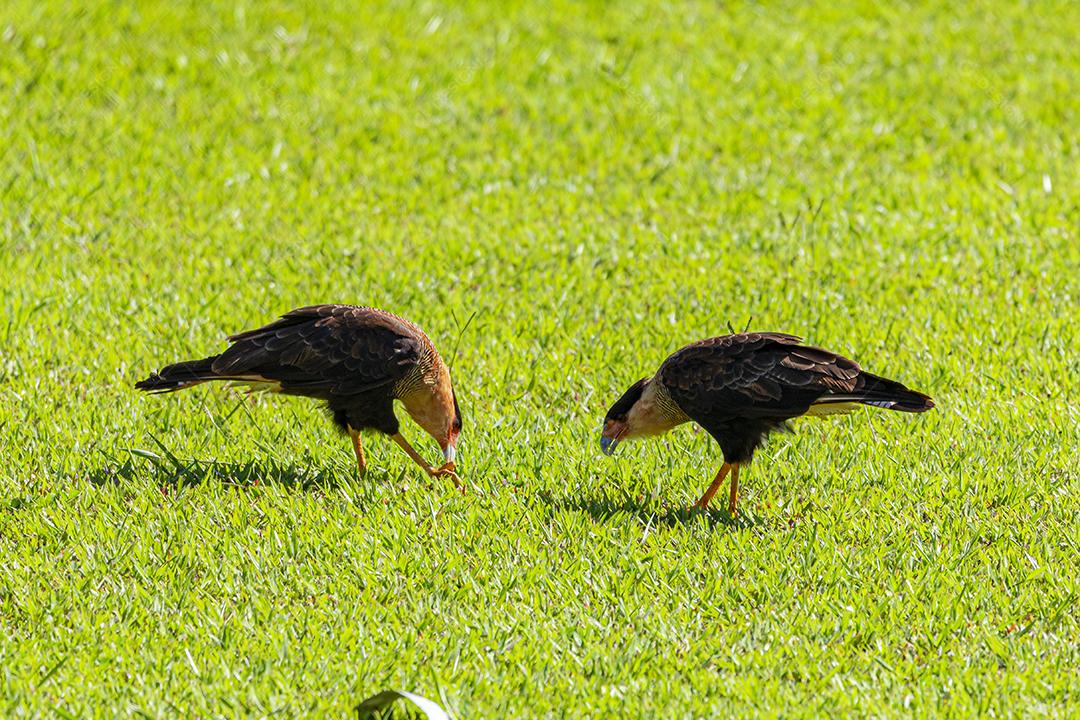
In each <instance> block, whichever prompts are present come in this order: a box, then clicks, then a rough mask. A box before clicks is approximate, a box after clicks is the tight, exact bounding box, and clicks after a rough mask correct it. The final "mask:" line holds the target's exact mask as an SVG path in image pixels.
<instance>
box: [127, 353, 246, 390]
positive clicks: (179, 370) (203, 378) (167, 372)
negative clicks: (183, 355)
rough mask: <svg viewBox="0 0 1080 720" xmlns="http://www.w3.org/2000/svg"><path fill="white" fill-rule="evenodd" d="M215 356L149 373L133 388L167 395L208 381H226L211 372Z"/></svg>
mask: <svg viewBox="0 0 1080 720" xmlns="http://www.w3.org/2000/svg"><path fill="white" fill-rule="evenodd" d="M215 360H217V356H216V355H215V356H214V357H208V358H203V359H202V360H187V361H185V362H178V363H174V364H172V365H167V366H165V367H164V368H162V369H161V372H156V373H150V377H148V378H146V379H145V380H141V381H139V382H137V383H135V387H136V388H137V389H139V390H143V391H144V392H148V393H168V392H176V391H177V390H183V389H184V388H189V387H191V386H193V385H198V384H199V383H204V382H207V381H209V380H226V379H228V378H223V377H221V376H220V375H218V374H217V373H215V372H214V370H213V364H214V361H215Z"/></svg>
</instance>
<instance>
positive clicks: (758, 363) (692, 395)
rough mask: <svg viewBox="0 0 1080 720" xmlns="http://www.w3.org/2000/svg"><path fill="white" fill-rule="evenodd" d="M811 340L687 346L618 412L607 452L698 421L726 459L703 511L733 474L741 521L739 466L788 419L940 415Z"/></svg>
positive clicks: (747, 338) (780, 337)
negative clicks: (861, 413)
mask: <svg viewBox="0 0 1080 720" xmlns="http://www.w3.org/2000/svg"><path fill="white" fill-rule="evenodd" d="M801 341H802V338H798V337H795V336H793V335H784V334H781V333H743V334H739V335H724V336H721V337H716V338H710V339H708V340H702V341H700V342H696V343H693V344H691V345H687V346H686V347H684V348H682V349H681V350H678V351H677V352H675V353H674V354H673V355H671V356H670V357H669V358H668V359H667V360H665V361H664V363H663V365H661V366H660V369H659V370H658V371H657V372H656V375H654V376H652V377H651V378H650V377H646V378H642V379H641V380H638V381H637V382H636V383H634V384H633V385H631V386H630V389H629V390H627V391H626V392H625V393H624V394H623V396H622V397H621V398H619V399H618V401H617V402H616V403H615V404H614V405H612V406H611V409H610V410H608V413H607V417H605V419H604V430H603V435H602V436H601V438H600V447H601V449H602V450H603V452H604V454H605V455H610V454H612V453H613V452H614V451H615V446H616V445H618V444H619V443H620V442H621V441H622V440H626V439H628V438H634V437H645V436H648V435H659V434H661V433H664V432H667V431H668V430H670V429H671V428H673V427H675V426H676V425H681V424H682V423H684V422H688V421H690V420H693V421H694V422H696V423H697V424H698V425H700V426H701V427H702V428H704V429H705V431H706V432H708V433H709V434H710V435H712V436H713V438H714V439H715V440H716V442H718V443H719V444H720V449H721V450H722V451H723V453H724V464H723V466H721V468H720V471H719V472H718V473H717V474H716V479H714V480H713V481H712V484H711V485H709V488H708V489H707V490H706V491H705V494H704V495H702V496H701V499H700V500H698V501H697V502H696V503H694V506H693V507H699V508H702V509H708V507H709V501H710V500H712V497H713V495H715V494H716V491H717V489H718V488H719V487H720V483H721V482H723V480H724V477H725V476H727V474H728V473H729V472H730V473H731V488H730V495H729V499H728V512H729V513H730V514H731V515H732V516H734V515H735V513H736V511H737V501H738V496H739V467H740V466H742V465H745V464H747V463H749V462H750V459H751V458H752V457H753V455H754V450H756V449H757V447H758V446H759V445H760V444H761V443H762V442H764V440H765V438H766V436H768V434H769V433H771V432H772V431H774V430H788V429H789V428H788V427H787V424H786V423H787V421H788V420H790V419H792V418H796V417H800V416H804V415H805V416H814V415H831V414H834V413H845V412H850V411H851V410H853V409H855V407H856V406H857V405H872V406H874V407H879V408H886V409H888V410H899V411H901V412H912V413H917V412H925V411H926V410H929V409H930V408H932V407H934V401H933V400H931V399H930V397H929V396H927V395H923V394H922V393H920V392H915V391H914V390H909V389H908V388H906V387H904V386H903V385H901V384H900V383H898V382H896V381H894V380H886V379H885V378H883V377H878V376H877V375H871V374H870V373H868V372H864V371H863V370H862V368H860V367H859V366H858V364H856V363H855V362H854V361H853V360H848V359H847V358H845V357H841V356H839V355H837V354H836V353H831V352H829V351H828V350H822V349H821V348H817V347H808V346H806V345H800V344H799V343H800V342H801Z"/></svg>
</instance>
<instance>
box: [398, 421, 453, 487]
mask: <svg viewBox="0 0 1080 720" xmlns="http://www.w3.org/2000/svg"><path fill="white" fill-rule="evenodd" d="M391 437H393V439H394V442H396V443H397V444H398V445H400V446H401V449H402V450H404V451H405V454H407V455H408V456H409V457H411V458H412V459H413V462H415V463H416V464H417V465H419V466H420V467H422V468H423V469H424V472H426V473H427V474H428V475H430V476H431V477H442V476H443V475H449V476H450V479H451V480H453V481H454V487H456V488H457V489H458V490H460V491H461V492H465V486H464V485H462V484H461V478H459V477H458V476H457V473H455V472H454V463H453V462H446V463H443V465H442V466H441V467H437V468H433V467H431V466H430V465H428V463H427V460H425V459H424V458H422V457H420V453H418V452H416V451H415V450H413V446H412V445H410V444H409V441H408V440H406V439H405V436H404V435H402V434H401V433H397V434H395V435H392V436H391Z"/></svg>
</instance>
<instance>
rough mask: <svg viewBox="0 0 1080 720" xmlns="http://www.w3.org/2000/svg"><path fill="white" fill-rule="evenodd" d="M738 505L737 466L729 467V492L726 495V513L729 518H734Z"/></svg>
mask: <svg viewBox="0 0 1080 720" xmlns="http://www.w3.org/2000/svg"><path fill="white" fill-rule="evenodd" d="M738 504H739V464H738V463H735V464H734V465H732V466H731V490H730V493H729V494H728V504H727V511H728V514H729V515H731V517H735V513H736V512H738Z"/></svg>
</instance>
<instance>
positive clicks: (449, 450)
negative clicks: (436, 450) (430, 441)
mask: <svg viewBox="0 0 1080 720" xmlns="http://www.w3.org/2000/svg"><path fill="white" fill-rule="evenodd" d="M456 455H457V448H456V447H454V446H453V445H447V446H446V447H444V448H443V451H442V456H443V460H445V461H446V462H448V463H452V462H454V457H455V456H456Z"/></svg>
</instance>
